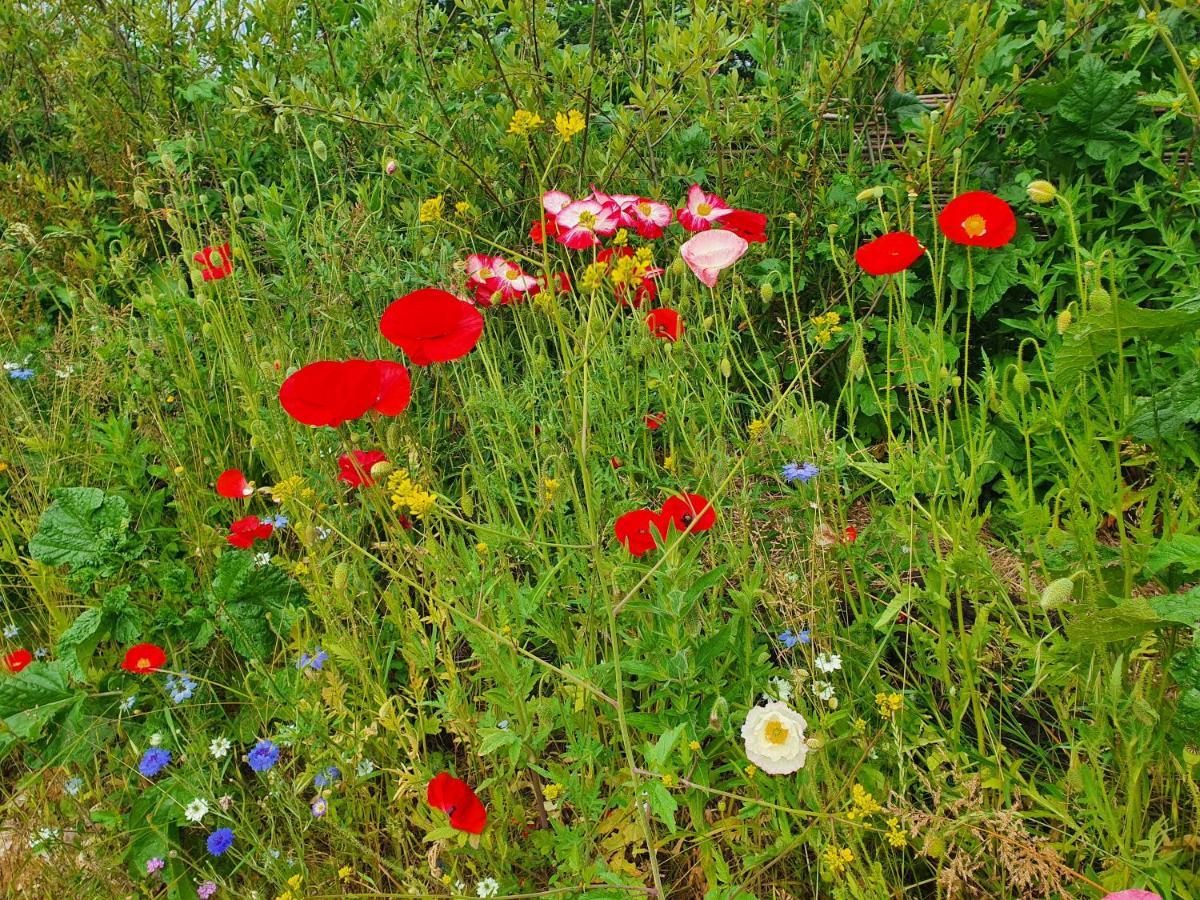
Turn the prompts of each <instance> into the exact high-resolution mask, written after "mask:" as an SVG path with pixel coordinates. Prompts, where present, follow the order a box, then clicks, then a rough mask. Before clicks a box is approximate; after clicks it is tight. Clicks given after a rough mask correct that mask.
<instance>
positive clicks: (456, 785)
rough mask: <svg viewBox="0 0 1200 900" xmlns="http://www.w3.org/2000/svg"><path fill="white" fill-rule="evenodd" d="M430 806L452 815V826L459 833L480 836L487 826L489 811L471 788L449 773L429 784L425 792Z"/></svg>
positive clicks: (442, 774)
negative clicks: (463, 832)
mask: <svg viewBox="0 0 1200 900" xmlns="http://www.w3.org/2000/svg"><path fill="white" fill-rule="evenodd" d="M425 796H426V799H427V800H428V801H429V805H430V806H432V807H434V808H435V809H440V810H442V811H443V812H445V813H449V814H450V824H451V825H452V826H453V827H454V828H457V829H458V830H459V831H466V832H468V833H469V834H480V833H482V832H483V829H484V826H486V825H487V810H486V809H484V808H483V803H481V802H480V800H479V798H478V797H476V796H475V792H474V791H473V790H471V788H470V786H469V785H468V784H467V783H466V782H465V781H462V780H460V779H458V778H455V777H454V776H453V775H451V774H450V773H449V772H442V773H441V774H440V775H437V776H436V777H434V778H433V779H432V780H431V781H430V782H429V787H428V788H426V791H425Z"/></svg>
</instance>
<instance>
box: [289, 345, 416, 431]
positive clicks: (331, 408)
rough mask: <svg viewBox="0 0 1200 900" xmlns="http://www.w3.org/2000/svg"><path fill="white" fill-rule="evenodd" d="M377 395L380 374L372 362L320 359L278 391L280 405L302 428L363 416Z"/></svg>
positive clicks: (341, 421)
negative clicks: (303, 426)
mask: <svg viewBox="0 0 1200 900" xmlns="http://www.w3.org/2000/svg"><path fill="white" fill-rule="evenodd" d="M401 368H403V366H402V367H401ZM406 375H407V373H406ZM379 394H380V371H379V370H378V369H377V368H376V367H375V364H374V363H373V362H369V361H367V360H365V359H350V360H345V361H342V362H339V361H334V360H322V361H320V362H315V363H309V364H308V365H307V366H305V367H304V368H302V369H300V370H299V371H297V372H294V373H293V374H291V375H289V376H288V378H287V380H286V381H284V382H283V384H282V385H281V386H280V388H279V402H280V404H281V405H282V406H283V408H284V411H285V412H287V414H288V415H289V416H291V417H292V418H293V419H295V420H296V421H297V422H300V423H301V424H303V425H312V426H313V427H320V426H322V425H329V426H333V427H336V426H338V425H341V424H342V423H343V422H346V421H348V420H350V419H357V418H358V417H359V416H361V415H362V414H363V413H365V412H366V411H367V410H368V409H370V408H371V407H372V406H374V405H375V402H376V400H377V399H378V398H379Z"/></svg>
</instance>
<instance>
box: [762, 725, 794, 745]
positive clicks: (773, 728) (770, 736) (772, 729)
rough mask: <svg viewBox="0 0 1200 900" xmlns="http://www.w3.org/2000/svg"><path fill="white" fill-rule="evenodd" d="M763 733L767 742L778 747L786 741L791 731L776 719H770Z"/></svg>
mask: <svg viewBox="0 0 1200 900" xmlns="http://www.w3.org/2000/svg"><path fill="white" fill-rule="evenodd" d="M764 735H765V737H766V739H767V743H768V744H774V745H775V746H776V747H778V746H779V745H780V744H783V743H786V742H787V739H788V738H789V737H791V732H790V731H788V730H787V728H786V727H785V726H784V725H783V724H782V723H781V722H780V721H779V720H778V719H772V720H771V721H770V722H768V723H767V727H766V730H765V732H764Z"/></svg>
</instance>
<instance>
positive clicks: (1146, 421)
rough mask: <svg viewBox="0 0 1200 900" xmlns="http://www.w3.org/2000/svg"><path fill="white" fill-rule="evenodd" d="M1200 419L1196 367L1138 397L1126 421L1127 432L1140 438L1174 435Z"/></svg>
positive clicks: (1199, 391) (1198, 378) (1199, 392)
mask: <svg viewBox="0 0 1200 900" xmlns="http://www.w3.org/2000/svg"><path fill="white" fill-rule="evenodd" d="M1196 422H1200V369H1192V370H1191V371H1190V372H1187V373H1185V374H1184V375H1183V377H1181V378H1179V379H1177V380H1175V381H1174V382H1172V383H1171V384H1169V385H1167V386H1166V387H1165V388H1163V389H1162V390H1159V391H1156V392H1155V393H1153V394H1151V395H1150V396H1149V397H1143V398H1141V399H1140V400H1139V401H1138V403H1137V408H1136V409H1135V410H1134V414H1133V418H1132V419H1130V420H1129V433H1130V434H1132V435H1133V436H1134V437H1135V438H1137V439H1138V440H1140V441H1153V440H1155V439H1157V438H1163V437H1175V436H1177V435H1178V434H1179V433H1180V432H1181V431H1183V429H1184V427H1185V426H1187V425H1192V424H1195V423H1196Z"/></svg>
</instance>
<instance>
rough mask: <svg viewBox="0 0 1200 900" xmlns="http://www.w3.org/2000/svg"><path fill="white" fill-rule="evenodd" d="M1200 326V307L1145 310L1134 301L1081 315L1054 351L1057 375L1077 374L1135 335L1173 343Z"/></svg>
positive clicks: (1071, 375)
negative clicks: (1135, 304)
mask: <svg viewBox="0 0 1200 900" xmlns="http://www.w3.org/2000/svg"><path fill="white" fill-rule="evenodd" d="M1197 327H1200V309H1195V308H1183V307H1176V308H1174V309H1143V308H1142V307H1140V306H1134V305H1133V304H1132V303H1128V302H1120V303H1114V304H1112V305H1111V306H1109V307H1108V308H1107V309H1101V310H1093V311H1092V312H1089V313H1087V314H1086V315H1083V316H1081V317H1080V318H1079V321H1078V322H1077V323H1075V324H1074V325H1072V326H1071V328H1070V329H1069V330H1068V331H1067V333H1066V335H1064V336H1063V342H1062V346H1060V347H1059V348H1058V352H1057V353H1055V354H1054V375H1055V377H1056V378H1063V379H1065V378H1072V377H1075V376H1078V375H1079V374H1080V373H1082V372H1083V371H1084V370H1086V369H1087V368H1088V367H1090V366H1091V365H1092V364H1093V363H1095V361H1096V360H1098V359H1100V358H1101V357H1103V356H1104V355H1105V354H1107V353H1112V352H1114V351H1116V350H1118V349H1120V347H1121V346H1123V344H1124V343H1125V342H1128V341H1129V340H1130V339H1132V338H1143V339H1146V340H1152V341H1156V342H1157V343H1160V344H1164V345H1166V344H1171V343H1174V342H1175V341H1177V340H1179V339H1181V338H1183V337H1186V336H1187V335H1188V334H1189V333H1190V332H1192V331H1194V330H1195V329H1196V328H1197Z"/></svg>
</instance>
